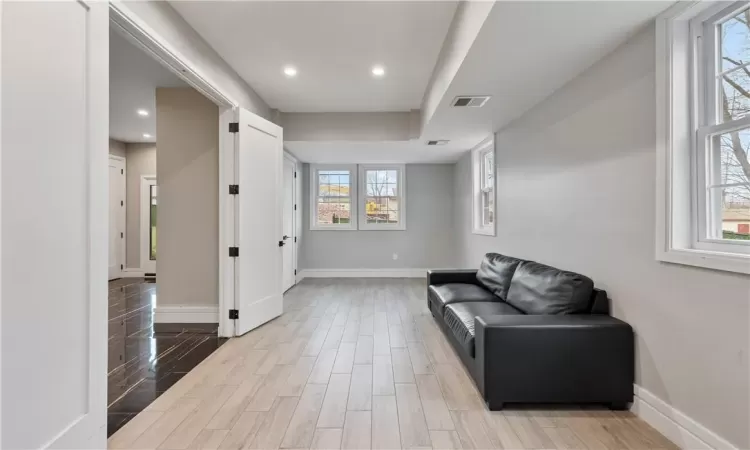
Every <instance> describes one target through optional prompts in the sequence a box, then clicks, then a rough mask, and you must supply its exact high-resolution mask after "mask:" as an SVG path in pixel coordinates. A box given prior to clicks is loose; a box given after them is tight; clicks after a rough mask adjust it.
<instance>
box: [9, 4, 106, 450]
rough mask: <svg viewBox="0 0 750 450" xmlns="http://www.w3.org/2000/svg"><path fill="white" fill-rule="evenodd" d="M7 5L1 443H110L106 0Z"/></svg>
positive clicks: (33, 445)
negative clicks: (108, 425) (108, 393)
mask: <svg viewBox="0 0 750 450" xmlns="http://www.w3.org/2000/svg"><path fill="white" fill-rule="evenodd" d="M0 8H1V9H2V12H1V13H0V16H1V17H2V19H1V20H2V25H0V30H1V31H0V33H1V35H2V37H1V38H0V39H1V40H2V63H1V64H0V70H2V76H0V80H1V81H0V82H1V83H2V88H1V89H0V92H1V95H2V102H1V103H2V113H1V114H0V115H1V117H2V125H1V128H2V146H1V148H2V170H1V172H0V174H1V175H0V180H1V182H2V183H1V184H2V200H1V201H0V205H1V207H2V233H1V235H0V236H1V238H0V239H2V315H1V316H0V320H1V321H2V323H1V325H0V328H2V350H1V351H0V357H1V358H2V362H1V363H0V366H1V367H2V376H1V377H0V378H2V388H1V389H0V390H1V391H2V412H3V413H2V419H1V420H2V422H1V423H0V428H1V429H2V440H1V441H0V447H2V448H4V449H11V448H13V449H31V448H34V449H36V448H65V449H103V448H106V447H107V441H106V438H107V429H106V425H107V273H106V271H107V269H106V268H107V262H108V258H107V253H108V234H109V233H108V232H109V230H108V220H107V219H108V213H109V208H108V203H109V201H108V197H109V193H108V188H109V182H108V169H107V161H108V160H109V156H108V155H109V152H108V143H107V138H108V135H109V129H108V128H109V127H108V125H109V119H108V118H109V106H108V102H109V94H108V92H109V87H108V70H109V69H108V68H109V57H108V45H109V11H108V4H107V2H95V1H87V0H79V1H70V0H69V1H60V2H2V5H0ZM30 314H33V320H31V321H30V318H32V316H30ZM32 322H33V323H32ZM32 325H33V326H32Z"/></svg>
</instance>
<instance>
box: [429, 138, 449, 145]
mask: <svg viewBox="0 0 750 450" xmlns="http://www.w3.org/2000/svg"><path fill="white" fill-rule="evenodd" d="M447 143H448V139H438V140H436V141H427V145H445V144H447Z"/></svg>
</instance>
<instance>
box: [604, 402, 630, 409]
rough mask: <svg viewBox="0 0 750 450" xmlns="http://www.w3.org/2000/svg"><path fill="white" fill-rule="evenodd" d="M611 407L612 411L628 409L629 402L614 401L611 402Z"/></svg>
mask: <svg viewBox="0 0 750 450" xmlns="http://www.w3.org/2000/svg"><path fill="white" fill-rule="evenodd" d="M609 409H611V410H612V411H627V410H628V402H612V403H610V404H609Z"/></svg>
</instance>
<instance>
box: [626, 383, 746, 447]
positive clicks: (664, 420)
mask: <svg viewBox="0 0 750 450" xmlns="http://www.w3.org/2000/svg"><path fill="white" fill-rule="evenodd" d="M633 388H634V390H635V391H634V392H635V399H634V402H633V406H632V408H631V411H632V412H633V413H634V414H635V415H636V416H638V417H640V418H641V419H643V421H644V422H646V423H648V424H649V425H651V426H652V427H654V428H655V429H656V430H657V431H659V432H660V433H661V434H663V435H664V436H666V437H667V438H668V439H669V440H670V441H672V442H674V443H675V444H677V446H679V447H680V448H684V449H691V450H692V449H716V450H718V449H721V450H725V449H727V450H730V449H735V450H736V448H737V447H735V446H734V445H732V444H731V443H730V442H728V441H727V440H726V439H724V438H722V437H721V436H719V435H717V434H716V433H714V432H713V431H711V430H709V429H708V428H706V427H704V426H703V425H701V424H700V423H698V422H696V421H695V420H693V419H692V418H690V417H688V416H687V415H685V414H684V413H683V412H681V411H679V410H678V409H676V408H674V407H672V406H671V405H669V404H668V403H667V402H665V401H664V400H662V399H660V398H659V397H657V396H655V395H654V394H652V393H651V392H649V391H647V390H646V389H643V388H642V387H640V386H638V385H634V386H633Z"/></svg>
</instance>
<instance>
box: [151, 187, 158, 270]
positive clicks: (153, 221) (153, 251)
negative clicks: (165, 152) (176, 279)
mask: <svg viewBox="0 0 750 450" xmlns="http://www.w3.org/2000/svg"><path fill="white" fill-rule="evenodd" d="M156 189H157V187H156V185H153V184H152V185H151V186H150V189H149V192H150V194H151V195H150V197H151V208H150V216H151V217H150V218H149V222H150V227H149V248H150V251H149V259H150V260H151V261H156Z"/></svg>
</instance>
